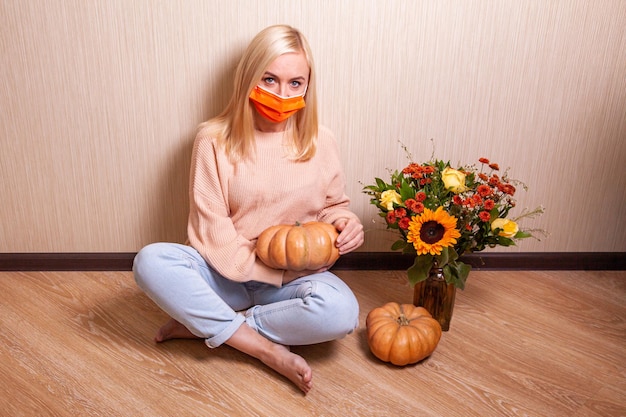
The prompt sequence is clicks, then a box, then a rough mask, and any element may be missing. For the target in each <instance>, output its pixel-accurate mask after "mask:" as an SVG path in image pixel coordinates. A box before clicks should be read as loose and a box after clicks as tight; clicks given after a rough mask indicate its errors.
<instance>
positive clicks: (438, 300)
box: [413, 266, 456, 332]
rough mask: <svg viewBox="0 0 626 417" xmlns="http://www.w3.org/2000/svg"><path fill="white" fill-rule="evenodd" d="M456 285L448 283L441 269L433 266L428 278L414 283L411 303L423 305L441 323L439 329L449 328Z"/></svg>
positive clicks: (445, 329)
mask: <svg viewBox="0 0 626 417" xmlns="http://www.w3.org/2000/svg"><path fill="white" fill-rule="evenodd" d="M455 296H456V287H455V286H454V285H453V284H448V283H447V282H446V278H445V277H444V276H443V269H442V268H438V267H435V266H433V267H432V268H431V269H430V272H429V274H428V278H426V279H425V280H424V281H421V282H418V283H417V284H415V288H414V290H413V304H414V305H415V306H418V307H424V308H425V309H426V310H427V311H428V312H429V313H430V314H431V316H433V318H434V319H435V320H437V321H438V322H439V324H440V325H441V330H443V331H444V332H447V331H448V330H449V329H450V321H451V320H452V310H453V309H454V297H455Z"/></svg>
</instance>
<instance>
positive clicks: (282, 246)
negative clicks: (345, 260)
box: [256, 222, 339, 271]
mask: <svg viewBox="0 0 626 417" xmlns="http://www.w3.org/2000/svg"><path fill="white" fill-rule="evenodd" d="M337 236H339V233H338V232H337V230H336V229H335V226H333V225H332V224H329V223H322V222H309V223H305V224H300V223H296V224H295V225H288V224H281V225H277V226H272V227H269V228H267V229H266V230H264V231H263V232H262V233H261V234H260V235H259V238H258V240H257V243H256V255H257V256H258V257H259V259H260V260H261V261H262V262H263V263H264V264H265V265H267V266H269V267H270V268H275V269H286V270H290V271H304V270H309V271H317V270H318V269H321V268H326V267H330V266H331V265H333V264H334V263H335V261H336V260H337V259H338V258H339V250H338V249H337V247H336V246H335V241H336V240H337Z"/></svg>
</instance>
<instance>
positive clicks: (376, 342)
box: [366, 303, 441, 366]
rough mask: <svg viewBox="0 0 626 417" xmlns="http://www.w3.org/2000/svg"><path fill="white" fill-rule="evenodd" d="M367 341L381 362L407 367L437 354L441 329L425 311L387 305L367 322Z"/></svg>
mask: <svg viewBox="0 0 626 417" xmlns="http://www.w3.org/2000/svg"><path fill="white" fill-rule="evenodd" d="M366 327H367V340H368V344H369V346H370V350H371V351H372V353H373V354H374V356H376V357H377V358H378V359H380V360H382V361H385V362H391V363H393V364H394V365H398V366H404V365H408V364H410V363H415V362H418V361H420V360H422V359H424V358H426V357H427V356H429V355H430V354H432V352H433V351H434V350H435V348H436V347H437V344H438V343H439V340H440V338H441V326H440V325H439V323H438V322H437V321H436V320H435V319H433V318H432V316H431V315H430V313H428V311H427V310H426V309H424V308H423V307H415V306H413V305H412V304H402V305H400V304H398V303H387V304H385V305H384V306H381V307H378V308H375V309H373V310H372V311H370V313H369V314H368V315H367V318H366Z"/></svg>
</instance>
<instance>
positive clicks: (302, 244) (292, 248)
mask: <svg viewBox="0 0 626 417" xmlns="http://www.w3.org/2000/svg"><path fill="white" fill-rule="evenodd" d="M283 230H285V231H286V236H285V239H280V243H281V246H283V247H284V248H285V262H286V263H287V265H290V266H291V269H292V270H294V271H302V270H305V269H307V265H308V264H309V247H310V244H309V242H308V234H307V230H305V228H304V227H302V226H296V227H291V228H286V227H285V228H283ZM287 242H290V244H289V247H287ZM277 263H278V262H277ZM279 264H280V263H279Z"/></svg>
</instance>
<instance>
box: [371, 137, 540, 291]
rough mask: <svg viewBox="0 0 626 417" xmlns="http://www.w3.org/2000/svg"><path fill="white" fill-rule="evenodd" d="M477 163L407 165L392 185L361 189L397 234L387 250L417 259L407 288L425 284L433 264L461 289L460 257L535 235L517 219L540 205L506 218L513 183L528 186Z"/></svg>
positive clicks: (463, 279) (534, 212) (490, 164)
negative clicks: (521, 227) (463, 164)
mask: <svg viewBox="0 0 626 417" xmlns="http://www.w3.org/2000/svg"><path fill="white" fill-rule="evenodd" d="M405 151H406V148H405ZM407 153H408V152H407ZM409 157H410V155H409ZM478 162H479V163H480V165H468V166H461V167H456V168H453V167H452V166H451V164H450V162H444V161H441V160H437V159H434V160H431V161H429V162H425V163H421V164H420V163H415V162H411V163H409V165H407V166H406V167H405V168H404V169H402V171H399V172H398V171H395V172H393V173H392V174H391V180H390V182H385V181H384V180H382V179H380V178H376V179H375V181H376V184H374V185H367V186H365V187H364V188H363V192H364V193H366V194H368V195H370V196H371V200H370V203H371V204H373V205H375V206H376V207H377V208H378V209H379V210H380V213H379V215H380V216H381V217H383V218H384V219H385V222H386V225H387V228H388V229H393V230H397V231H398V232H399V234H400V239H399V240H398V241H396V242H395V243H393V245H392V246H391V249H392V250H402V251H403V252H404V253H407V254H414V255H415V262H414V264H413V265H412V266H411V267H410V268H409V269H408V271H407V273H408V278H409V282H410V284H411V285H413V286H414V285H415V284H416V283H418V282H421V281H424V280H426V278H427V277H428V276H429V273H430V270H431V268H433V266H435V267H438V268H441V269H442V270H443V275H444V277H445V281H446V283H448V284H452V285H454V286H455V287H456V288H460V289H463V288H464V287H465V282H466V280H467V276H468V275H469V272H470V270H471V266H470V265H467V264H465V263H463V262H461V261H460V260H459V257H460V256H461V255H463V254H464V253H469V252H479V251H482V250H484V249H485V248H487V247H495V246H498V245H500V246H511V245H514V244H515V241H516V240H518V239H523V238H527V237H531V236H533V235H532V232H533V231H532V230H521V229H520V228H519V226H518V221H519V220H520V219H522V218H524V217H534V216H537V215H540V214H541V213H543V207H541V206H540V207H538V208H536V209H535V210H532V211H528V210H524V211H523V212H522V213H521V214H520V215H519V216H517V217H515V218H509V214H510V213H509V212H510V211H511V209H512V208H513V207H515V200H514V199H513V196H514V195H515V192H516V185H517V186H520V185H521V186H523V187H524V188H526V186H525V185H524V184H523V183H521V182H519V181H515V180H511V179H509V177H508V172H504V173H503V174H501V175H500V174H499V172H500V167H499V166H498V164H496V163H493V162H491V161H489V160H488V159H486V158H480V159H479V160H478Z"/></svg>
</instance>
